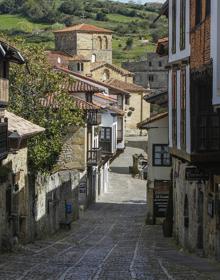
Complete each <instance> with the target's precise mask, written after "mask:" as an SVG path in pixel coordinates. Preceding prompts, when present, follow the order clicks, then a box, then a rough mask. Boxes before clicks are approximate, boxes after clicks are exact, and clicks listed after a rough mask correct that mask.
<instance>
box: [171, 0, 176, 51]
mask: <svg viewBox="0 0 220 280" xmlns="http://www.w3.org/2000/svg"><path fill="white" fill-rule="evenodd" d="M172 53H176V0H173V1H172Z"/></svg>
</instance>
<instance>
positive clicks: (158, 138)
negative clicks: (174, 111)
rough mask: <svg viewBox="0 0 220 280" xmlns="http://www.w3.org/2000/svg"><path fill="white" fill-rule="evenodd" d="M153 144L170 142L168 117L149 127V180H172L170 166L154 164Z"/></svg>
mask: <svg viewBox="0 0 220 280" xmlns="http://www.w3.org/2000/svg"><path fill="white" fill-rule="evenodd" d="M151 127H152V128H151ZM153 144H168V117H165V118H163V119H160V120H158V121H155V122H153V123H152V124H150V125H149V129H148V180H149V181H150V182H153V181H154V180H170V170H171V166H169V167H160V166H153Z"/></svg>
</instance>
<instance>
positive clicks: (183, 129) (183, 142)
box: [180, 69, 186, 149]
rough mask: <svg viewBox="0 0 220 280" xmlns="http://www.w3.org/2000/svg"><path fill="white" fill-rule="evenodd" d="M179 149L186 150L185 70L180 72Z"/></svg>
mask: <svg viewBox="0 0 220 280" xmlns="http://www.w3.org/2000/svg"><path fill="white" fill-rule="evenodd" d="M180 94H181V99H180V102H181V148H182V149H185V148H186V69H184V70H182V71H181V92H180Z"/></svg>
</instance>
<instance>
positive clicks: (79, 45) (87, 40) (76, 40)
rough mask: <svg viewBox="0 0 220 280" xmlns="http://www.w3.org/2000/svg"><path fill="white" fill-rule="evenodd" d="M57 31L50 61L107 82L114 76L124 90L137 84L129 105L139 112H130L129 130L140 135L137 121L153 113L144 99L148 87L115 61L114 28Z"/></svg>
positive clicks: (130, 133) (81, 27)
mask: <svg viewBox="0 0 220 280" xmlns="http://www.w3.org/2000/svg"><path fill="white" fill-rule="evenodd" d="M54 34H55V51H48V52H47V56H48V61H49V63H50V64H52V65H53V66H57V67H63V68H68V69H69V70H71V71H73V72H75V73H78V74H80V75H83V76H86V77H91V78H93V79H94V80H97V81H101V82H104V83H108V82H109V81H110V82H111V83H112V79H114V82H117V83H118V81H119V83H120V82H121V84H123V85H124V88H125V90H126V88H130V89H132V88H135V90H134V91H132V90H131V92H132V94H131V96H130V103H131V105H130V106H128V108H127V109H128V112H129V108H132V109H133V108H134V109H135V111H136V112H137V113H133V114H131V112H130V113H129V114H128V118H127V121H126V125H127V129H126V134H127V135H137V134H138V133H139V130H138V129H136V124H137V123H138V122H141V121H142V120H144V119H145V118H147V117H148V116H149V114H150V111H149V106H147V105H146V102H144V95H145V93H146V92H147V90H146V89H145V88H143V87H140V86H139V87H138V85H135V84H134V81H133V78H134V74H133V73H131V72H130V71H128V70H126V69H124V68H122V67H119V66H117V65H114V64H113V63H112V31H111V30H106V29H103V28H99V27H96V26H93V25H88V24H79V25H74V26H72V27H68V28H64V29H62V30H57V31H55V32H54ZM70 55H71V57H70ZM68 61H69V63H68ZM137 88H138V91H137ZM143 107H145V108H144V110H143ZM128 112H127V113H128ZM139 112H141V113H139Z"/></svg>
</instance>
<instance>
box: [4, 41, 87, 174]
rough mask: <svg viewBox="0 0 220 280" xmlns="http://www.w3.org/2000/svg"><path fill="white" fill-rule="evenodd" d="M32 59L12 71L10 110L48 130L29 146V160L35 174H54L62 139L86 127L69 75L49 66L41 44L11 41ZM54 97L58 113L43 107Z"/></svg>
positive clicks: (50, 108)
mask: <svg viewBox="0 0 220 280" xmlns="http://www.w3.org/2000/svg"><path fill="white" fill-rule="evenodd" d="M9 43H10V44H12V45H16V47H17V48H18V49H19V50H20V51H21V53H22V54H23V55H24V57H25V58H26V59H27V60H28V68H29V70H30V73H29V74H28V72H27V69H26V68H25V67H21V66H18V65H13V66H12V68H11V72H10V103H9V104H10V107H9V109H10V110H11V111H13V112H14V113H15V114H17V115H19V116H21V117H23V118H25V119H27V120H29V121H32V122H33V123H35V124H38V125H40V126H42V127H44V128H45V129H46V131H45V133H42V134H40V135H38V136H36V137H34V138H32V139H31V140H30V141H29V143H28V159H29V164H30V168H31V170H32V171H34V172H37V171H41V172H46V171H47V172H48V171H50V170H51V169H52V168H53V166H54V164H55V163H56V160H57V158H58V156H59V154H60V152H61V149H62V139H63V137H64V135H65V134H66V133H67V132H68V128H69V127H70V126H73V125H74V126H79V125H82V124H83V113H82V111H81V110H79V109H77V108H76V107H75V104H74V102H73V100H72V99H71V97H69V95H68V93H67V92H66V91H65V90H63V89H62V87H61V85H62V84H63V83H65V82H66V83H70V82H71V79H70V78H69V76H67V75H64V74H61V73H58V72H55V71H53V70H52V68H51V67H50V66H49V65H48V63H47V61H46V57H45V54H44V49H43V47H42V46H40V45H30V44H29V45H27V44H26V43H25V42H24V41H21V40H20V39H19V40H18V39H14V40H13V41H12V39H11V40H9ZM48 94H53V95H54V102H55V104H59V106H56V110H54V109H53V108H52V107H51V106H49V107H45V106H42V98H46V97H47V96H48Z"/></svg>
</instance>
